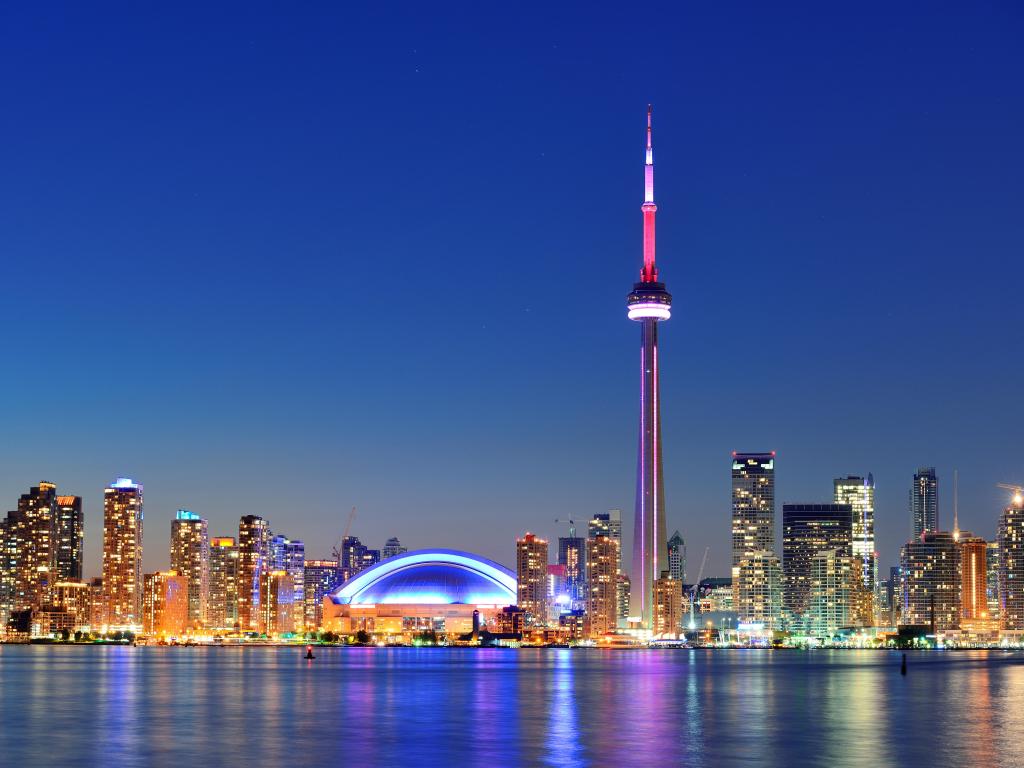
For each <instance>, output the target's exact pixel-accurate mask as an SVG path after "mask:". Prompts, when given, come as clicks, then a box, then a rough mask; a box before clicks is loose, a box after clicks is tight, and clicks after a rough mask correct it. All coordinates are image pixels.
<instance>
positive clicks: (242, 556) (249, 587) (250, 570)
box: [238, 515, 270, 632]
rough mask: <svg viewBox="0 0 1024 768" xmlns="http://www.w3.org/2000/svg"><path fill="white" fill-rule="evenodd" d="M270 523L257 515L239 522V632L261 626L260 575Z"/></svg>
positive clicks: (267, 555)
mask: <svg viewBox="0 0 1024 768" xmlns="http://www.w3.org/2000/svg"><path fill="white" fill-rule="evenodd" d="M269 558H270V525H269V524H268V523H267V521H266V520H264V519H263V518H262V517H259V516H258V515H245V516H244V517H242V518H241V520H239V522H238V626H239V629H240V630H241V631H242V632H257V631H259V628H260V574H261V573H263V571H265V570H268V569H269Z"/></svg>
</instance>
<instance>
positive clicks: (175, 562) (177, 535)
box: [171, 509, 210, 629]
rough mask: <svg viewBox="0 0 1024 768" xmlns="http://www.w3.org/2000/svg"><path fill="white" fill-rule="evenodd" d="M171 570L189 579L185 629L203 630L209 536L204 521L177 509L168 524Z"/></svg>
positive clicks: (205, 607)
mask: <svg viewBox="0 0 1024 768" xmlns="http://www.w3.org/2000/svg"><path fill="white" fill-rule="evenodd" d="M171 570H172V571H175V572H177V573H178V575H180V576H184V577H185V578H186V579H188V626H190V627H191V628H192V629H199V628H200V627H203V626H205V625H206V621H207V606H208V601H209V598H210V536H209V533H208V531H207V525H206V521H205V520H204V519H203V518H201V517H200V516H199V515H197V514H196V513H195V512H189V511H188V510H187V509H179V510H178V511H177V512H176V513H175V515H174V519H173V520H172V521H171Z"/></svg>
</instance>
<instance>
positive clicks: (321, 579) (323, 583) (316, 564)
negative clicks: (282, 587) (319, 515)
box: [302, 553, 401, 632]
mask: <svg viewBox="0 0 1024 768" xmlns="http://www.w3.org/2000/svg"><path fill="white" fill-rule="evenodd" d="M399 554H401V553H399ZM303 570H304V574H305V575H304V579H305V589H304V594H303V611H302V612H303V621H304V623H305V628H306V631H307V632H318V631H319V630H320V629H321V628H322V627H323V623H324V595H326V594H328V593H329V592H331V591H332V590H334V589H337V588H338V586H339V585H340V584H341V583H342V578H341V566H340V565H338V563H337V561H335V560H307V561H306V563H305V568H304V569H303Z"/></svg>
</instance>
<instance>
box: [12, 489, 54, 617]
mask: <svg viewBox="0 0 1024 768" xmlns="http://www.w3.org/2000/svg"><path fill="white" fill-rule="evenodd" d="M56 515H57V486H55V485H54V484H53V483H48V482H46V481H43V482H41V483H39V485H36V486H33V487H32V488H30V489H29V492H28V493H23V494H22V495H21V498H19V499H18V510H17V512H12V513H10V514H9V515H8V516H7V520H8V522H7V524H8V527H9V536H10V542H9V543H10V551H9V556H10V564H9V567H11V569H12V578H11V609H12V610H15V611H17V610H27V609H31V608H40V607H41V606H43V605H45V604H46V603H49V602H50V599H51V588H52V586H53V584H55V583H56V580H55V579H54V578H53V577H54V573H53V570H54V555H55V551H54V540H55V529H54V525H55V522H56Z"/></svg>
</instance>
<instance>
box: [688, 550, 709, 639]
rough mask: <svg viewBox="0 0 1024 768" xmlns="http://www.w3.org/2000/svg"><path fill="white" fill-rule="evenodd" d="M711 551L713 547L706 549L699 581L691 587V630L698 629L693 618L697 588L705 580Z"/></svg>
mask: <svg viewBox="0 0 1024 768" xmlns="http://www.w3.org/2000/svg"><path fill="white" fill-rule="evenodd" d="M709 551H711V547H704V557H703V558H702V559H701V561H700V570H699V571H697V580H696V581H695V582H693V586H692V587H690V630H691V631H692V630H694V629H696V628H697V624H696V622H695V621H694V618H693V604H694V603H696V602H697V587H699V586H700V580H701V579H702V578H704V566H705V565H707V564H708V552H709Z"/></svg>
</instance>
